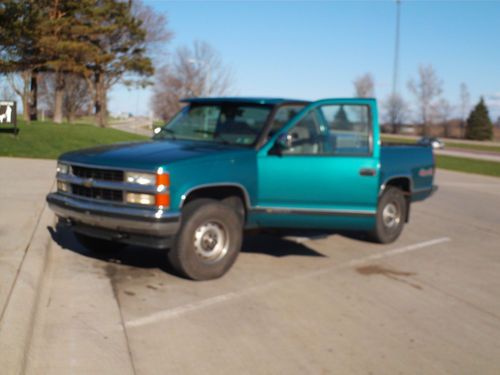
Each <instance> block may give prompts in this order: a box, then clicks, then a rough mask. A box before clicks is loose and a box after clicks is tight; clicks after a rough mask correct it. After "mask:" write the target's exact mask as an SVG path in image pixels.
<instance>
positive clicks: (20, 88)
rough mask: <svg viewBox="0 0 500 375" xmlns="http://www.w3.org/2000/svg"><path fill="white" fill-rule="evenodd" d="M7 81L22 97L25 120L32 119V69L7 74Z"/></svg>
mask: <svg viewBox="0 0 500 375" xmlns="http://www.w3.org/2000/svg"><path fill="white" fill-rule="evenodd" d="M7 82H8V84H9V86H10V88H11V89H12V91H14V92H15V93H16V94H17V95H18V96H19V97H20V98H21V101H22V105H23V120H25V121H27V122H29V121H30V101H31V71H29V70H25V71H22V72H20V73H18V74H14V73H13V74H7Z"/></svg>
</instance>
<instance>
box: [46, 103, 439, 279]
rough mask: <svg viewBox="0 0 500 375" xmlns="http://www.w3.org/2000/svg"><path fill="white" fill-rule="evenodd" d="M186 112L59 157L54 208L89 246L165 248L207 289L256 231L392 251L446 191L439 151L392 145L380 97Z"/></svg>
mask: <svg viewBox="0 0 500 375" xmlns="http://www.w3.org/2000/svg"><path fill="white" fill-rule="evenodd" d="M184 103H185V106H184V108H183V109H182V110H181V111H180V112H179V113H178V114H177V115H176V116H175V117H174V118H173V119H172V120H171V121H170V122H168V123H167V124H166V125H165V126H163V127H162V128H159V129H157V131H155V133H156V134H155V135H154V136H153V139H152V140H149V141H145V142H134V143H121V144H115V145H111V146H103V147H97V148H92V149H86V150H81V151H74V152H69V153H66V154H64V155H62V156H61V157H60V158H59V160H58V165H57V176H56V178H57V192H53V193H51V194H49V195H48V196H47V201H48V204H49V206H50V208H51V209H52V210H53V211H55V213H56V215H57V216H58V217H59V220H60V223H62V224H65V225H69V226H70V227H71V228H72V230H73V231H74V233H75V235H76V237H77V239H78V240H79V241H80V242H81V243H82V244H83V245H84V246H86V247H88V248H90V249H93V250H95V251H99V250H109V249H115V248H118V247H121V246H125V245H127V244H133V245H139V246H147V247H153V248H158V249H165V250H167V257H168V260H169V262H170V263H171V265H172V266H173V267H174V268H175V269H176V270H177V271H178V272H179V273H180V274H181V275H183V276H184V277H188V278H191V279H194V280H207V279H213V278H217V277H220V276H222V275H223V274H224V273H226V272H227V271H228V270H229V268H230V267H231V266H232V265H233V263H234V262H235V260H236V258H237V256H238V253H239V251H240V248H241V244H242V237H243V233H244V230H245V229H248V228H287V229H290V228H315V229H327V230H355V231H366V232H367V233H369V235H370V237H371V238H372V239H373V240H374V241H377V242H380V243H390V242H392V241H395V240H396V239H397V238H398V236H399V235H400V234H401V231H402V230H403V225H404V224H405V222H408V220H409V216H410V215H409V214H410V206H411V204H412V203H414V202H417V201H421V200H423V199H425V198H427V197H429V196H430V195H431V194H432V192H433V190H434V189H435V187H434V186H433V179H434V172H435V163H434V156H433V153H432V149H431V148H430V147H422V146H403V145H402V146H382V145H381V141H380V133H379V126H378V115H377V105H376V101H375V100H374V99H325V100H320V101H316V102H306V101H300V100H287V99H267V98H195V99H186V100H184Z"/></svg>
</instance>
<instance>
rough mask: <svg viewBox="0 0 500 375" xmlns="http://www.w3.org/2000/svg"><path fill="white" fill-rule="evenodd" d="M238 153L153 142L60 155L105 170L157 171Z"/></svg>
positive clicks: (223, 147) (228, 148)
mask: <svg viewBox="0 0 500 375" xmlns="http://www.w3.org/2000/svg"><path fill="white" fill-rule="evenodd" d="M236 150H242V148H241V147H237V146H229V145H222V144H218V143H211V142H194V141H184V140H175V141H170V140H151V141H145V142H127V143H118V144H114V145H109V146H100V147H95V148H89V149H84V150H78V151H72V152H68V153H65V154H63V155H61V157H60V160H61V161H65V162H69V163H80V164H88V165H94V166H103V167H104V166H105V167H115V168H124V169H144V170H155V169H156V168H157V167H159V166H162V165H165V164H168V163H171V162H175V161H178V160H186V159H193V158H198V157H204V156H208V155H212V154H221V153H223V154H226V153H233V152H234V151H236Z"/></svg>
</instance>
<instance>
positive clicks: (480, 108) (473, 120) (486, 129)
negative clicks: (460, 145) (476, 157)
mask: <svg viewBox="0 0 500 375" xmlns="http://www.w3.org/2000/svg"><path fill="white" fill-rule="evenodd" d="M492 137H493V124H492V123H491V120H490V116H489V115H488V108H487V107H486V104H485V103H484V99H483V98H481V100H480V101H479V103H478V104H477V105H476V107H475V108H474V109H473V110H472V111H471V113H470V114H469V118H468V119H467V125H466V128H465V138H467V139H474V140H478V141H483V140H487V139H491V138H492Z"/></svg>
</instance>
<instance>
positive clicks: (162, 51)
mask: <svg viewBox="0 0 500 375" xmlns="http://www.w3.org/2000/svg"><path fill="white" fill-rule="evenodd" d="M131 6H132V15H133V16H134V17H135V18H138V19H140V20H141V21H142V26H143V27H144V29H145V30H146V40H145V43H144V48H146V50H147V51H148V55H149V56H151V57H152V58H153V60H155V62H159V61H158V60H159V59H162V58H164V57H165V56H166V53H167V51H166V47H167V45H168V43H169V42H170V40H171V39H172V37H173V32H172V31H170V30H169V29H168V28H167V25H168V19H167V16H166V14H165V13H158V12H156V11H154V10H153V9H152V8H151V7H150V6H147V5H145V4H144V2H143V1H140V0H135V1H134V2H131Z"/></svg>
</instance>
